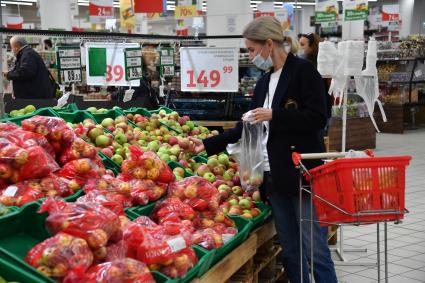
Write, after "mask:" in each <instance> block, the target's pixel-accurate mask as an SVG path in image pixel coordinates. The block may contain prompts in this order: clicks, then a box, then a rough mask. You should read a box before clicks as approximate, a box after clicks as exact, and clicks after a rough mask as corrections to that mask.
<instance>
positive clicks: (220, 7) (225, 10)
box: [206, 0, 253, 47]
mask: <svg viewBox="0 0 425 283" xmlns="http://www.w3.org/2000/svg"><path fill="white" fill-rule="evenodd" d="M206 18H207V21H206V22H207V35H241V34H242V32H243V30H244V28H245V26H246V25H247V24H248V23H249V22H251V21H252V19H253V11H252V8H251V5H250V1H246V0H231V1H229V0H207V16H206ZM208 45H215V46H227V47H229V46H243V41H242V40H240V39H233V40H231V39H225V40H223V39H222V40H209V41H208Z"/></svg>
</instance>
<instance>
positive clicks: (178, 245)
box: [167, 237, 186, 253]
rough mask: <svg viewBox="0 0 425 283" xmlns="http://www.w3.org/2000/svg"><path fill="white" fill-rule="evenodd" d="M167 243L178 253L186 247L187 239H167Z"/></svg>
mask: <svg viewBox="0 0 425 283" xmlns="http://www.w3.org/2000/svg"><path fill="white" fill-rule="evenodd" d="M167 244H168V246H170V249H171V250H172V251H173V253H176V252H178V251H181V250H182V249H185V248H186V241H185V240H184V239H183V238H182V237H176V238H173V239H169V240H167Z"/></svg>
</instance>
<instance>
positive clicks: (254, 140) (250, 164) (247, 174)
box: [240, 122, 264, 192]
mask: <svg viewBox="0 0 425 283" xmlns="http://www.w3.org/2000/svg"><path fill="white" fill-rule="evenodd" d="M263 127H264V126H263V124H262V123H257V124H251V123H249V122H243V130H242V137H241V156H240V170H241V173H240V174H241V184H242V187H243V188H244V189H245V191H247V192H250V191H253V190H256V189H258V188H259V187H260V185H261V184H262V183H263V174H264V165H263V161H264V155H263Z"/></svg>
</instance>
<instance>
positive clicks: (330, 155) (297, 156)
mask: <svg viewBox="0 0 425 283" xmlns="http://www.w3.org/2000/svg"><path fill="white" fill-rule="evenodd" d="M353 152H354V153H356V152H357V151H350V152H321V153H298V152H293V153H292V162H294V164H295V166H298V165H299V164H300V163H301V160H302V159H334V158H343V157H346V156H347V155H348V154H350V153H353ZM363 152H364V153H365V154H366V155H368V156H370V157H374V155H373V151H372V150H370V149H366V150H364V151H363ZM358 153H361V151H358Z"/></svg>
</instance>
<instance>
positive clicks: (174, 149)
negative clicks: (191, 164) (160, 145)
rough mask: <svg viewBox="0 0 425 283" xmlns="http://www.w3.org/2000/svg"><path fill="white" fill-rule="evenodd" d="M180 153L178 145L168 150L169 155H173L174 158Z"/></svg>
mask: <svg viewBox="0 0 425 283" xmlns="http://www.w3.org/2000/svg"><path fill="white" fill-rule="evenodd" d="M180 151H181V149H180V146H179V145H178V144H176V145H173V146H172V147H171V149H170V153H171V154H172V155H175V156H177V155H178V154H179V153H180Z"/></svg>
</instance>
